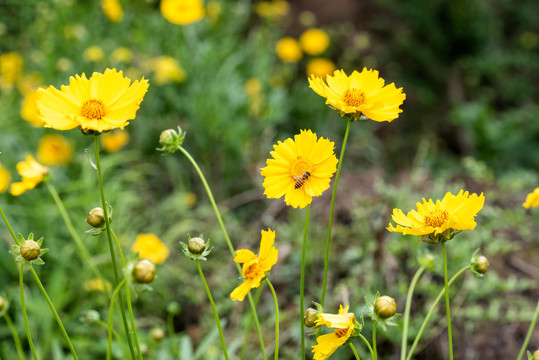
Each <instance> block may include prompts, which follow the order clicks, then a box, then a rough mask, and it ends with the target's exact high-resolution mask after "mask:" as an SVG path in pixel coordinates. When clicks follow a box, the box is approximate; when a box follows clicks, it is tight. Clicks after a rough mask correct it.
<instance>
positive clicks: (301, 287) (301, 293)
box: [299, 204, 311, 360]
mask: <svg viewBox="0 0 539 360" xmlns="http://www.w3.org/2000/svg"><path fill="white" fill-rule="evenodd" d="M310 212H311V204H309V205H307V212H306V214H305V230H304V232H303V245H302V248H301V280H300V284H299V320H300V323H301V326H300V330H301V360H304V359H305V322H304V321H303V316H302V315H303V313H304V311H305V304H304V299H303V297H304V292H305V250H306V248H307V236H308V234H309V213H310Z"/></svg>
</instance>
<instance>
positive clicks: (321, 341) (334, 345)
mask: <svg viewBox="0 0 539 360" xmlns="http://www.w3.org/2000/svg"><path fill="white" fill-rule="evenodd" d="M348 308H349V306H346V307H345V308H344V309H343V307H342V305H341V306H340V309H339V313H338V314H336V315H335V314H326V313H322V314H318V318H317V320H316V325H319V326H320V325H326V326H327V327H329V328H332V329H335V331H334V332H332V333H331V334H325V335H320V336H318V337H317V338H316V345H314V346H313V353H314V360H324V359H327V358H328V357H330V356H331V354H333V353H334V352H335V350H337V349H338V348H339V347H340V346H342V345H344V344H345V343H346V341H347V340H348V338H349V337H350V336H351V335H352V334H353V333H354V331H355V326H356V325H355V323H356V316H355V315H354V314H353V313H349V312H348Z"/></svg>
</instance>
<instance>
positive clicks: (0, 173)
mask: <svg viewBox="0 0 539 360" xmlns="http://www.w3.org/2000/svg"><path fill="white" fill-rule="evenodd" d="M10 182H11V174H10V173H9V171H8V170H7V169H6V168H4V167H3V166H2V164H0V193H3V192H6V191H7V189H8V188H9V183H10Z"/></svg>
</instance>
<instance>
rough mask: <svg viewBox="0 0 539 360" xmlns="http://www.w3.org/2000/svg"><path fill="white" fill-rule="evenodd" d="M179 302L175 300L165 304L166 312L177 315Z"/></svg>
mask: <svg viewBox="0 0 539 360" xmlns="http://www.w3.org/2000/svg"><path fill="white" fill-rule="evenodd" d="M180 310H181V308H180V304H178V303H177V302H176V301H173V302H171V303H169V304H168V305H167V312H168V313H169V314H170V315H178V314H179V313H180Z"/></svg>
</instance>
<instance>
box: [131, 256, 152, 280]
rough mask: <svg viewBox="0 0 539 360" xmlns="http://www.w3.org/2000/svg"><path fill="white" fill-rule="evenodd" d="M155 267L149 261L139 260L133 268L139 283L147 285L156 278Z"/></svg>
mask: <svg viewBox="0 0 539 360" xmlns="http://www.w3.org/2000/svg"><path fill="white" fill-rule="evenodd" d="M155 273H156V270H155V265H154V264H153V263H152V262H151V261H150V260H147V259H142V260H139V261H138V262H137V263H136V264H135V267H134V268H133V275H134V276H135V279H137V281H138V282H141V283H144V284H147V283H151V282H152V281H153V279H154V278H155Z"/></svg>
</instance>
